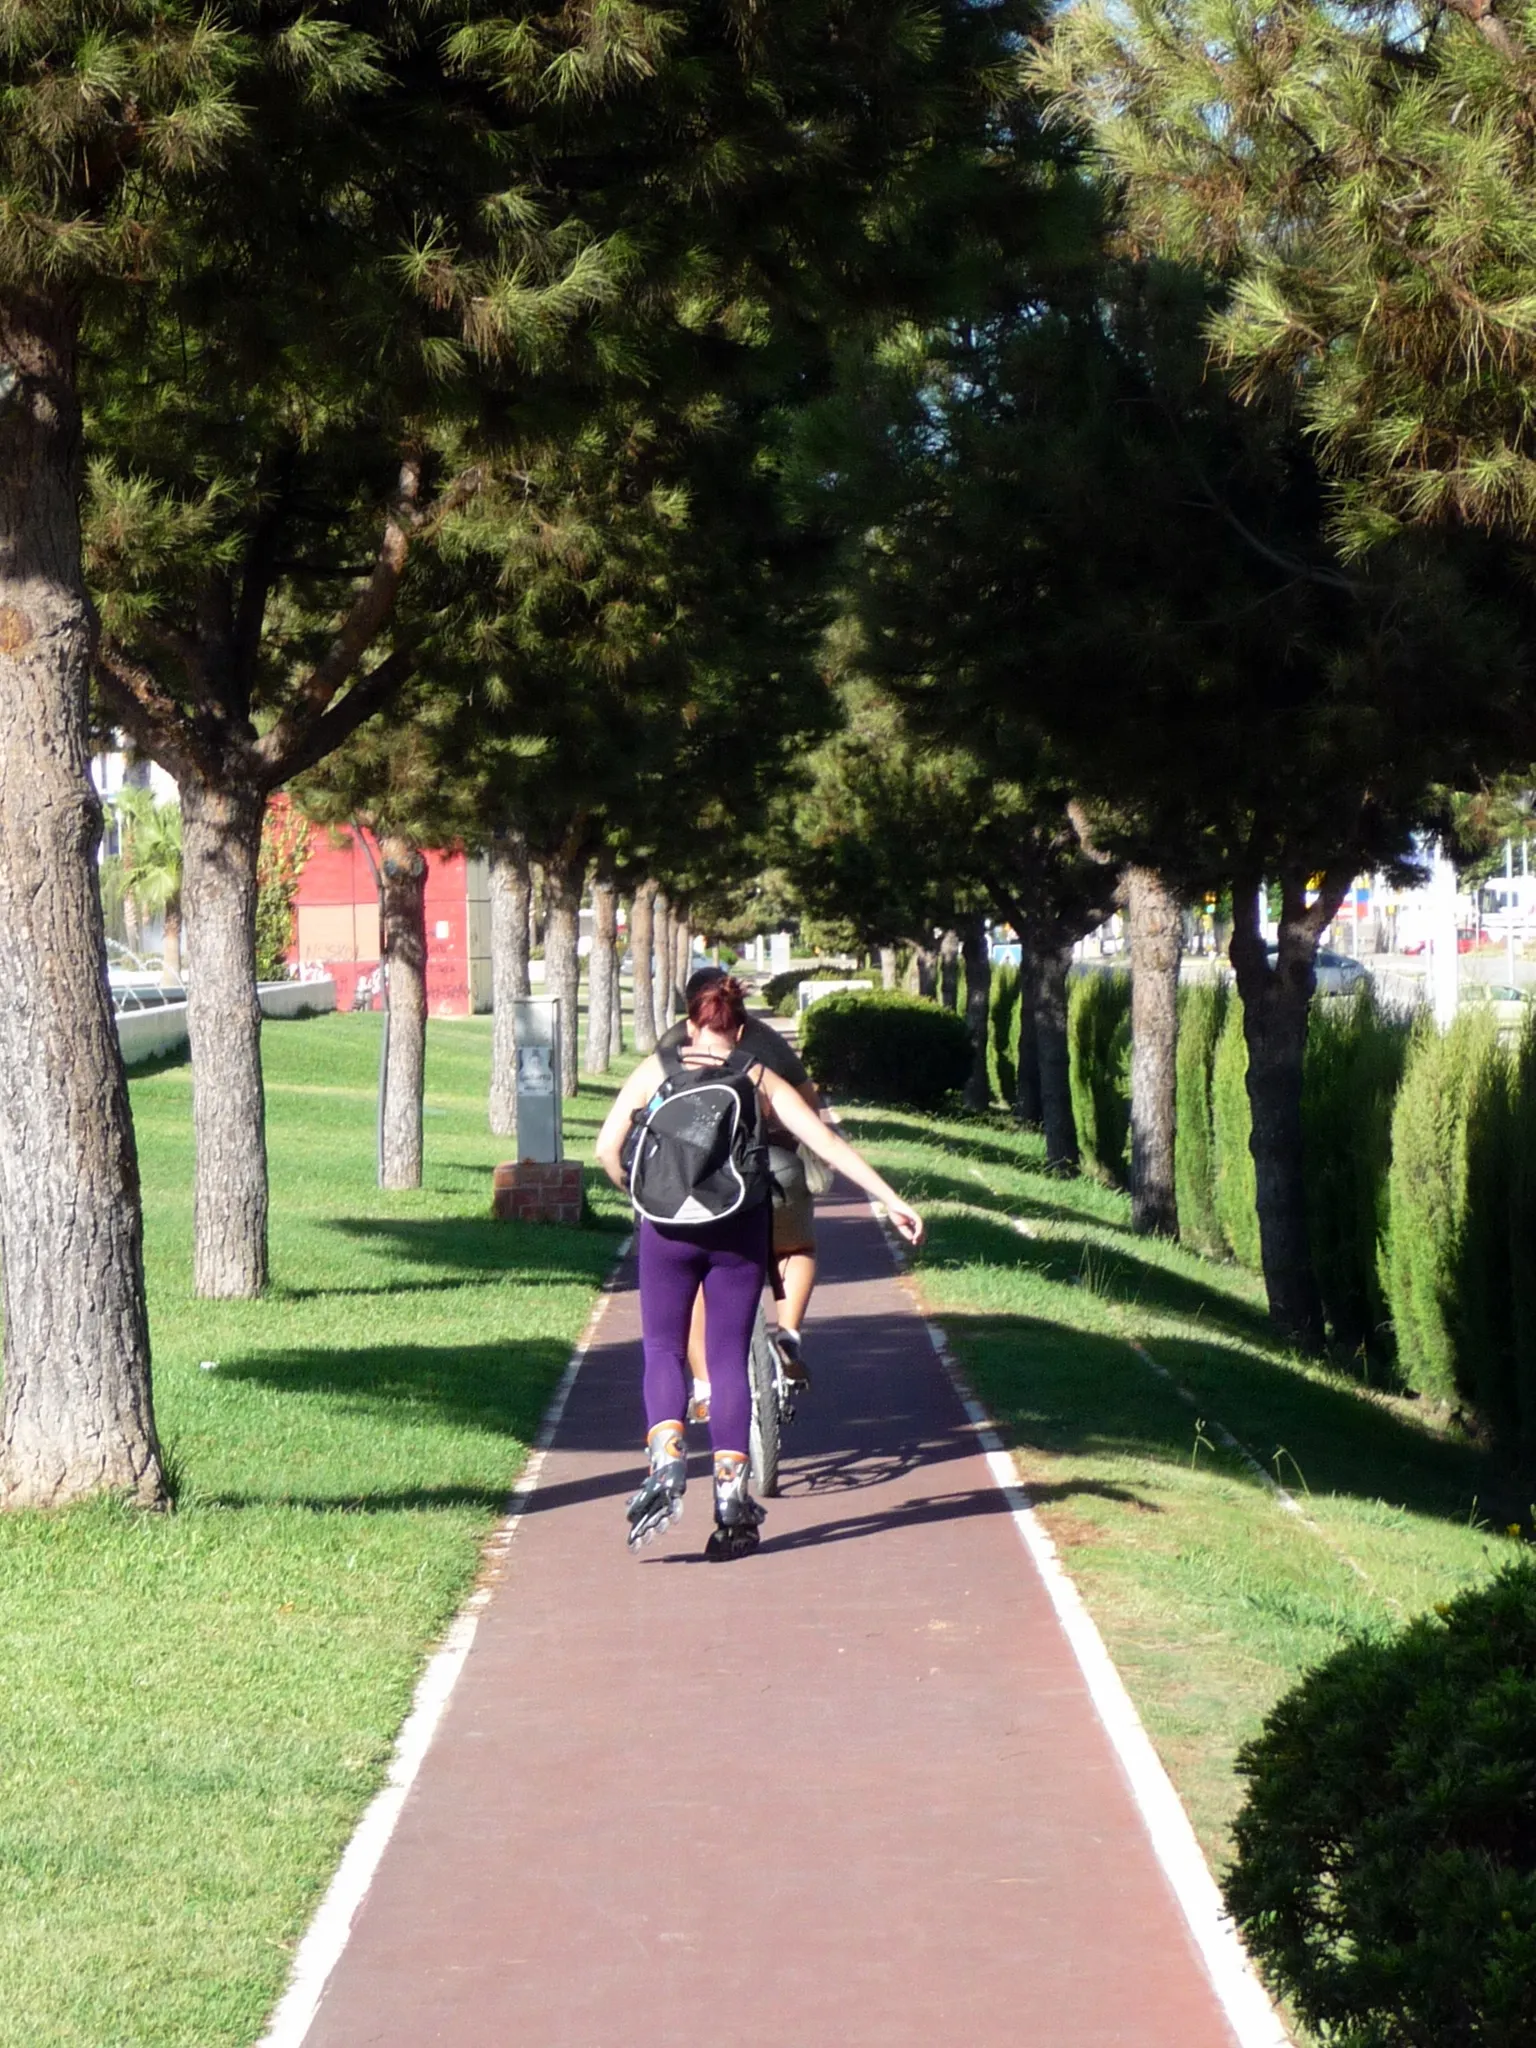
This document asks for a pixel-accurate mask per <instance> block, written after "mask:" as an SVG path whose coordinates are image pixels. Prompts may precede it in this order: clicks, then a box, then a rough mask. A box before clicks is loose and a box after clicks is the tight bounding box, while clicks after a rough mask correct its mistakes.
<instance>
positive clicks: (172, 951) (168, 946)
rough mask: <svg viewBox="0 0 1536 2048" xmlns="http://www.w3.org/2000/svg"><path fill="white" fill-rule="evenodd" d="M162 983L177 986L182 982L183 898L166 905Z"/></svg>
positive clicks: (161, 970) (166, 986)
mask: <svg viewBox="0 0 1536 2048" xmlns="http://www.w3.org/2000/svg"><path fill="white" fill-rule="evenodd" d="M160 983H161V986H162V987H163V988H177V987H179V986H180V983H181V899H180V897H177V898H175V899H174V900H173V901H172V902H170V903H168V904H167V905H166V907H165V940H164V943H163V945H162V947H161V967H160Z"/></svg>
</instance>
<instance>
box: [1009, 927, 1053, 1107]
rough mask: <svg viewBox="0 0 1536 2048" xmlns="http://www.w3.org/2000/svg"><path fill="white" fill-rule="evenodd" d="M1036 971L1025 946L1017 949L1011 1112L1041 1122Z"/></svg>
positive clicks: (1032, 957)
mask: <svg viewBox="0 0 1536 2048" xmlns="http://www.w3.org/2000/svg"><path fill="white" fill-rule="evenodd" d="M1039 979H1040V977H1039V973H1038V971H1037V969H1036V967H1035V960H1034V955H1033V954H1032V953H1031V952H1030V950H1029V948H1028V946H1021V947H1020V948H1019V1071H1018V1080H1017V1082H1016V1084H1015V1087H1014V1097H1013V1113H1014V1115H1015V1116H1016V1117H1017V1118H1018V1120H1019V1122H1020V1123H1021V1124H1029V1125H1031V1126H1034V1125H1038V1124H1040V1123H1042V1122H1043V1121H1044V1118H1045V1110H1044V1106H1043V1104H1042V1102H1041V1097H1040V1034H1039V1030H1038V1028H1037V1026H1036V1022H1035V1013H1036V1009H1037V1007H1038V1004H1039Z"/></svg>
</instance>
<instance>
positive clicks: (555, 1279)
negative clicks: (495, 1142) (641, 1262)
mask: <svg viewBox="0 0 1536 2048" xmlns="http://www.w3.org/2000/svg"><path fill="white" fill-rule="evenodd" d="M324 1227H325V1228H326V1229H327V1230H334V1231H337V1232H339V1233H340V1234H341V1235H342V1236H343V1237H348V1238H351V1239H353V1240H354V1241H355V1242H356V1243H358V1244H359V1245H362V1246H365V1247H367V1249H368V1250H370V1251H374V1252H378V1253H381V1254H382V1255H383V1256H384V1257H386V1258H388V1259H390V1260H392V1261H395V1260H398V1261H399V1262H400V1263H401V1264H402V1265H412V1266H420V1267H423V1268H425V1269H427V1271H428V1277H426V1278H423V1279H419V1280H417V1279H403V1278H400V1277H398V1276H392V1277H391V1279H390V1282H389V1285H388V1288H387V1290H386V1291H388V1292H390V1293H397V1292H398V1293H402V1294H408V1293H412V1292H415V1291H417V1290H418V1289H424V1290H431V1289H433V1288H438V1287H443V1286H447V1285H450V1284H462V1277H461V1279H460V1281H459V1282H458V1283H453V1282H450V1280H449V1276H450V1275H459V1276H463V1275H466V1274H468V1275H476V1274H478V1275H482V1276H484V1279H485V1281H486V1282H487V1283H492V1282H501V1281H522V1282H537V1283H540V1284H543V1285H546V1286H548V1285H572V1286H595V1285H597V1283H598V1282H599V1281H601V1280H602V1279H603V1278H604V1276H605V1275H606V1274H607V1272H608V1269H609V1267H610V1266H611V1265H612V1264H613V1259H614V1254H615V1252H616V1251H617V1249H618V1241H619V1239H620V1237H621V1236H622V1235H623V1233H624V1226H621V1225H619V1224H617V1223H615V1222H613V1221H610V1220H608V1219H606V1218H604V1219H599V1220H597V1221H595V1222H593V1223H590V1224H583V1225H581V1226H580V1227H577V1226H575V1225H571V1224H561V1223H501V1222H498V1221H496V1220H495V1219H494V1218H493V1217H490V1216H484V1217H465V1216H445V1217H415V1216H333V1217H328V1218H327V1219H326V1221H325V1224H324ZM372 1291H373V1290H372V1289H370V1288H368V1287H366V1286H365V1285H361V1284H360V1283H356V1282H350V1283H348V1284H347V1285H345V1286H341V1287H320V1288H313V1289H311V1290H309V1292H310V1293H312V1294H315V1295H326V1294H348V1293H354V1292H364V1293H368V1292H372ZM294 1292H295V1293H296V1294H298V1293H299V1292H300V1290H297V1289H295V1290H294Z"/></svg>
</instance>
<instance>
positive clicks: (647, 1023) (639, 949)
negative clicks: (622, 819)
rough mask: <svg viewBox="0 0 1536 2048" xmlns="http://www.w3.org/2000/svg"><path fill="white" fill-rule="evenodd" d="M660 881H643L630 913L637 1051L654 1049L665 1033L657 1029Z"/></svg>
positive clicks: (632, 995)
mask: <svg viewBox="0 0 1536 2048" xmlns="http://www.w3.org/2000/svg"><path fill="white" fill-rule="evenodd" d="M655 936H656V884H655V883H654V882H642V883H641V885H640V887H639V888H638V889H637V890H636V891H635V898H634V902H633V903H632V904H631V905H630V912H629V989H630V1002H631V1004H632V1006H633V1008H634V1013H635V1015H634V1026H635V1051H636V1052H638V1053H647V1052H654V1051H655V1050H656V1041H657V1039H658V1038H659V1037H660V1036H661V1033H660V1032H659V1031H658V1030H657V1029H656V983H655V979H654V977H653V974H652V966H651V963H652V961H653V960H654V958H655Z"/></svg>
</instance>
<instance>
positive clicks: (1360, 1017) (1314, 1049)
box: [1301, 987, 1410, 1354]
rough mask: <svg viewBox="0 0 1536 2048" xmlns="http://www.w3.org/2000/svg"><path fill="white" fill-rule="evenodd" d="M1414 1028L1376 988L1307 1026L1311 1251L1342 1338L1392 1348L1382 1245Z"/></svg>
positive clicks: (1304, 1103) (1328, 1006)
mask: <svg viewBox="0 0 1536 2048" xmlns="http://www.w3.org/2000/svg"><path fill="white" fill-rule="evenodd" d="M1409 1036H1410V1033H1409V1027H1408V1025H1407V1023H1406V1021H1405V1020H1403V1019H1402V1018H1399V1017H1393V1016H1389V1015H1388V1014H1386V1013H1385V1012H1384V1011H1383V1010H1382V1009H1381V1007H1380V1005H1379V1004H1378V1003H1377V1002H1376V1000H1375V997H1374V995H1373V993H1372V991H1371V990H1370V988H1369V987H1366V988H1364V989H1362V990H1361V991H1360V993H1359V994H1358V995H1355V996H1352V997H1350V998H1348V999H1347V1000H1345V1001H1341V1002H1322V1003H1318V1004H1316V1005H1315V1006H1314V1007H1313V1011H1312V1018H1311V1024H1310V1027H1309V1029H1308V1032H1307V1053H1306V1065H1305V1068H1304V1070H1303V1074H1302V1096H1301V1114H1302V1124H1303V1128H1304V1130H1305V1133H1306V1139H1307V1153H1306V1176H1307V1224H1308V1230H1309V1234H1310V1237H1311V1242H1312V1259H1313V1264H1314V1266H1315V1268H1316V1271H1317V1284H1318V1288H1319V1290H1320V1292H1321V1294H1322V1297H1323V1308H1324V1310H1325V1312H1326V1314H1327V1317H1328V1321H1329V1324H1330V1325H1331V1327H1332V1330H1333V1334H1334V1337H1335V1338H1336V1339H1337V1341H1338V1342H1339V1343H1341V1344H1347V1345H1348V1346H1349V1347H1350V1349H1351V1350H1352V1351H1356V1352H1360V1351H1370V1352H1374V1353H1378V1354H1381V1353H1388V1352H1390V1349H1391V1331H1390V1317H1389V1312H1388V1307H1387V1299H1386V1294H1385V1290H1384V1289H1383V1286H1382V1280H1381V1248H1382V1244H1383V1242H1384V1241H1385V1238H1386V1234H1387V1224H1388V1213H1389V1211H1388V1174H1389V1170H1390V1166H1391V1160H1392V1112H1393V1104H1394V1102H1395V1100H1396V1097H1397V1092H1398V1089H1399V1088H1400V1087H1401V1085H1402V1079H1403V1067H1404V1063H1405V1061H1406V1059H1407V1056H1408V1041H1409Z"/></svg>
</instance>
